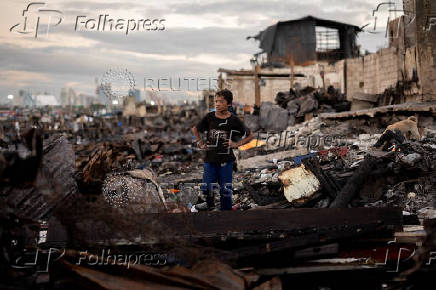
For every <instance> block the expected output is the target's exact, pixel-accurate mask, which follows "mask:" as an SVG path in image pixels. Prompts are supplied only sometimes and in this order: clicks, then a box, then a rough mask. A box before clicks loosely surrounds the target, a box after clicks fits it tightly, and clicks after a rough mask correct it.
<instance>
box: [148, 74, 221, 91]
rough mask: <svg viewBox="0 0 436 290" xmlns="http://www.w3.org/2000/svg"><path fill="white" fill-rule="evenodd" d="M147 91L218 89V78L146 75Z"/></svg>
mask: <svg viewBox="0 0 436 290" xmlns="http://www.w3.org/2000/svg"><path fill="white" fill-rule="evenodd" d="M144 89H145V90H146V91H147V90H148V91H150V90H151V91H172V92H180V91H191V92H192V91H204V90H212V91H213V90H218V79H217V78H213V77H186V76H183V77H158V78H156V77H144Z"/></svg>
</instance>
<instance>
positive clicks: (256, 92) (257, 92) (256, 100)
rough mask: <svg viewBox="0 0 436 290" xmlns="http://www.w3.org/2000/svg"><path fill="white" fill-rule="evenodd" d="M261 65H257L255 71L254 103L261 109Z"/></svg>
mask: <svg viewBox="0 0 436 290" xmlns="http://www.w3.org/2000/svg"><path fill="white" fill-rule="evenodd" d="M259 74H260V65H259V64H258V63H256V67H255V69H254V103H255V105H256V106H257V107H259V108H260V105H261V100H260V84H259V83H260V77H259Z"/></svg>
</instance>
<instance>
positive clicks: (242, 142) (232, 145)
mask: <svg viewBox="0 0 436 290" xmlns="http://www.w3.org/2000/svg"><path fill="white" fill-rule="evenodd" d="M253 138H254V134H253V132H250V134H249V135H248V136H247V137H245V138H244V139H242V140H239V141H238V142H233V141H232V140H229V147H230V148H238V147H240V146H243V145H245V144H247V143H248V142H250V141H251V140H253Z"/></svg>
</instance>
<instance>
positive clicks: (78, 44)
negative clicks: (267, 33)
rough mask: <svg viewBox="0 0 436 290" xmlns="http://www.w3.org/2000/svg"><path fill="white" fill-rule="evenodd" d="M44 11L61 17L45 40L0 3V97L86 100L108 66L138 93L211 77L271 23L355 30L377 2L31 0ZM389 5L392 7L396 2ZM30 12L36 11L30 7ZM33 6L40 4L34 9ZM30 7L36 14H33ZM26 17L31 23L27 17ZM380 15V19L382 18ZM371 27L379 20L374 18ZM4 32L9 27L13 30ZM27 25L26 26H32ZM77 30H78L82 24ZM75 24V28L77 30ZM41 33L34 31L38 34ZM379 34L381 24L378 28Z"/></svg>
mask: <svg viewBox="0 0 436 290" xmlns="http://www.w3.org/2000/svg"><path fill="white" fill-rule="evenodd" d="M39 1H41V2H45V3H46V6H45V8H44V9H54V10H59V11H61V12H62V17H63V19H62V22H61V23H60V25H58V26H55V27H53V26H52V27H51V28H50V32H49V34H48V36H47V35H46V34H45V33H41V34H40V35H39V37H38V38H37V39H35V38H34V34H32V33H29V34H20V33H17V32H16V31H20V30H23V26H22V23H23V22H24V21H23V17H22V13H23V10H24V9H25V8H26V7H27V5H28V4H29V3H31V1H22V0H1V2H0V8H1V10H0V13H1V17H0V27H1V29H0V97H4V96H7V95H8V94H17V92H18V90H19V89H21V88H26V89H30V90H32V91H34V92H38V91H47V92H49V93H52V94H54V95H59V91H60V89H61V88H62V87H72V88H74V89H75V90H76V91H77V92H82V93H87V94H94V92H95V78H100V77H101V76H102V75H103V74H104V73H105V72H106V71H107V70H108V69H110V68H122V69H128V70H129V71H130V72H132V73H133V74H134V76H135V79H136V82H137V85H136V87H137V88H138V89H143V87H144V81H143V80H144V78H145V77H147V78H159V77H169V76H172V77H198V78H199V77H216V76H217V69H218V68H220V67H223V68H229V69H241V68H249V67H250V63H249V60H250V58H251V56H252V54H253V53H256V52H258V51H259V48H258V43H257V42H255V41H254V40H246V37H247V36H251V35H255V34H257V33H258V31H260V30H263V29H265V28H266V27H267V26H269V25H272V24H274V23H276V22H277V21H285V20H290V19H296V18H301V17H304V16H307V15H312V16H315V17H320V18H326V19H332V20H337V21H341V22H346V23H349V24H353V25H357V26H363V25H365V24H368V23H371V24H372V25H373V23H374V18H373V17H372V10H373V9H375V8H376V7H377V4H378V3H380V2H385V1H381V0H305V1H301V0H278V1H275V0H274V1H270V0H264V1H260V0H210V1H208V0H201V1H200V0H196V1H194V0H157V1H155V0H147V1H142V0H133V1H121V0H87V1H82V0H78V1H70V0H49V1H44V0H39ZM396 2H400V1H399V0H396ZM35 7H36V6H35ZM38 7H41V6H38ZM35 9H36V8H35ZM100 14H109V15H110V18H113V19H121V18H125V19H147V18H149V19H165V22H163V25H164V26H165V30H162V31H159V30H158V31H145V30H139V31H137V30H135V31H132V32H130V33H129V34H128V35H126V34H125V32H124V31H104V32H102V31H75V30H74V27H75V23H76V17H77V16H86V17H84V18H81V20H82V19H85V20H88V19H98V17H99V15H100ZM28 15H29V16H28V18H29V19H28V27H27V31H30V30H32V29H33V26H34V24H32V23H34V22H32V21H34V20H35V19H36V17H35V15H36V14H35V13H32V14H28ZM39 15H41V18H40V20H41V23H42V24H40V31H44V30H45V29H46V28H45V26H44V25H43V24H44V21H48V17H47V16H46V15H52V18H51V21H52V23H53V22H56V18H57V16H56V15H58V14H56V13H52V14H50V13H47V14H44V13H43V12H40V14H39ZM32 17H33V20H32V19H31V18H32ZM384 17H387V14H384ZM378 22H379V23H383V22H386V18H384V19H383V18H382V15H381V14H379V20H378ZM19 23H20V25H21V26H18V27H16V28H15V29H14V31H13V32H10V31H9V30H10V28H11V27H12V26H14V25H15V24H19ZM32 25H33V26H32ZM82 26H83V25H82ZM82 26H79V28H82ZM41 27H42V28H41ZM378 29H379V30H380V31H384V29H385V25H378ZM359 43H360V44H361V45H362V47H363V48H365V49H368V50H370V51H375V50H376V49H377V48H379V47H383V46H385V45H386V40H385V38H384V32H382V33H379V34H370V33H367V32H365V33H361V34H360V35H359Z"/></svg>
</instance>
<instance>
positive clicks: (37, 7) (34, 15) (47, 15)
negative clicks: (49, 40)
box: [9, 2, 64, 38]
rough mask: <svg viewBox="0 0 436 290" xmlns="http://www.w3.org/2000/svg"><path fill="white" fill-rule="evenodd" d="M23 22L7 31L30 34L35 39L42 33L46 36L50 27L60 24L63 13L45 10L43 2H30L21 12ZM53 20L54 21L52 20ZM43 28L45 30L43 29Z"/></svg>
mask: <svg viewBox="0 0 436 290" xmlns="http://www.w3.org/2000/svg"><path fill="white" fill-rule="evenodd" d="M22 16H23V22H20V23H17V24H15V25H13V26H12V27H11V28H10V29H9V31H11V32H15V33H19V34H32V35H33V36H34V37H35V38H38V35H39V34H41V29H43V30H42V32H43V33H45V34H46V35H47V36H48V33H49V31H50V27H55V26H58V25H59V24H61V22H62V19H63V18H64V16H63V13H62V12H61V11H59V10H55V9H47V8H45V3H44V2H32V3H30V4H28V5H27V7H26V8H25V9H24V10H23V12H22ZM53 18H54V19H53ZM43 26H45V29H44V28H43Z"/></svg>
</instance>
